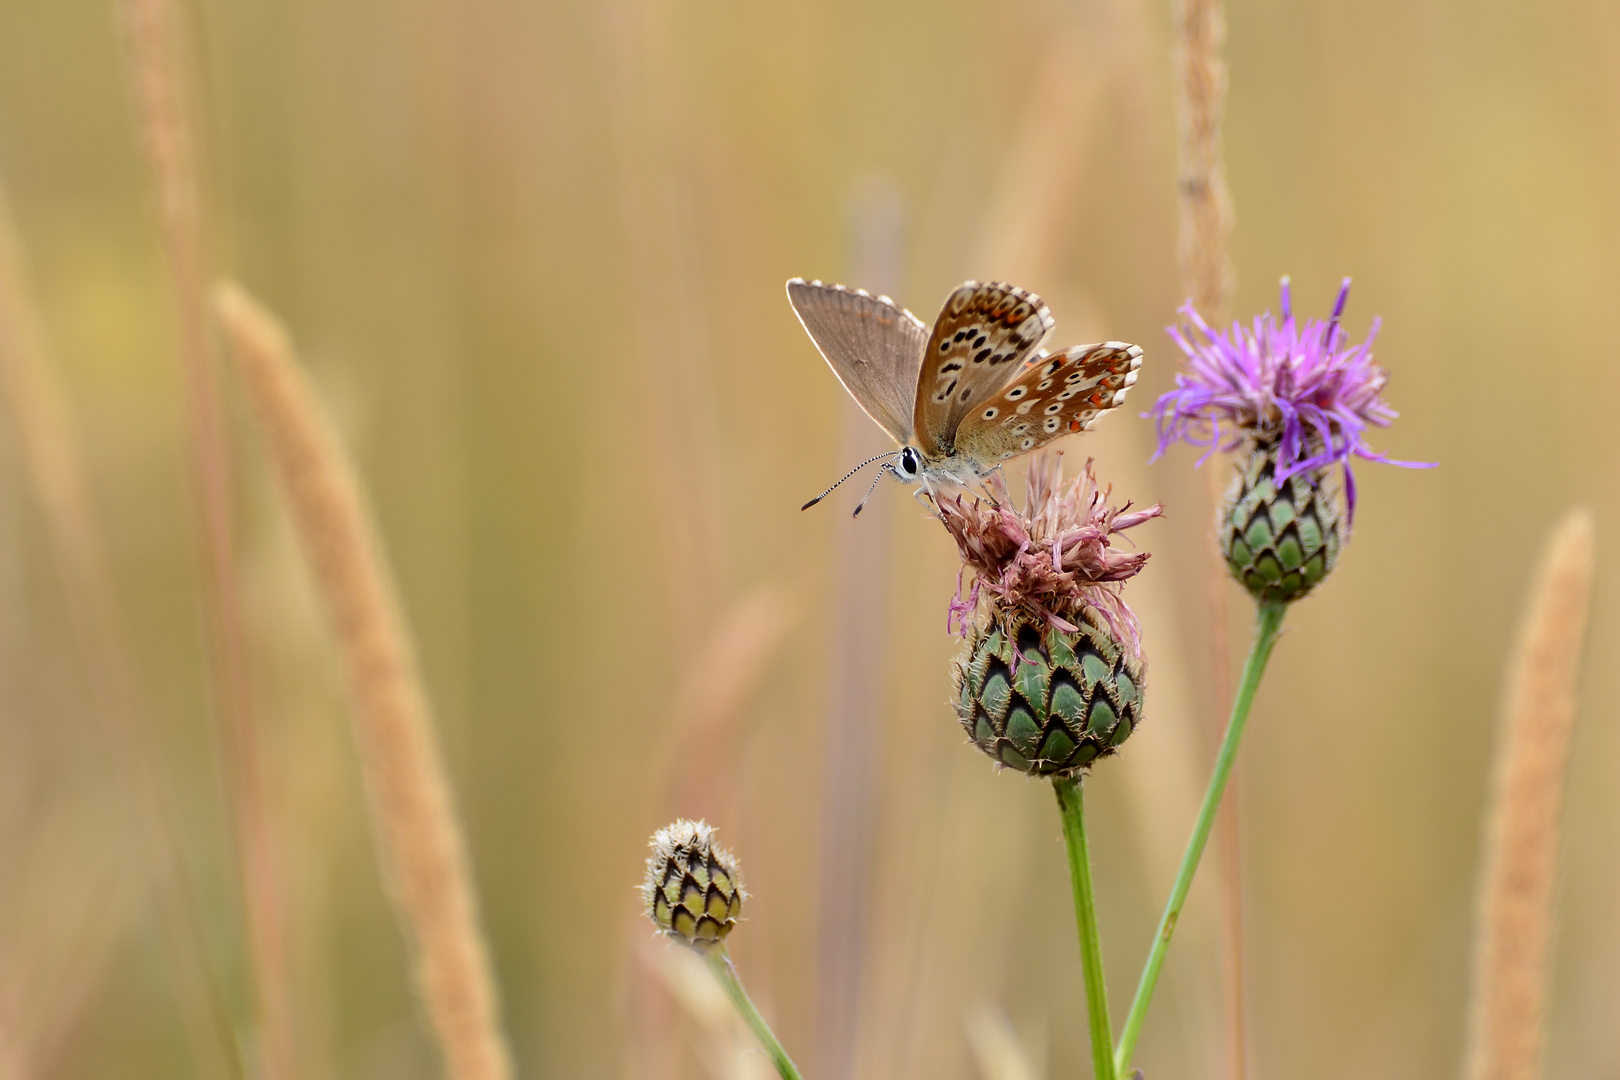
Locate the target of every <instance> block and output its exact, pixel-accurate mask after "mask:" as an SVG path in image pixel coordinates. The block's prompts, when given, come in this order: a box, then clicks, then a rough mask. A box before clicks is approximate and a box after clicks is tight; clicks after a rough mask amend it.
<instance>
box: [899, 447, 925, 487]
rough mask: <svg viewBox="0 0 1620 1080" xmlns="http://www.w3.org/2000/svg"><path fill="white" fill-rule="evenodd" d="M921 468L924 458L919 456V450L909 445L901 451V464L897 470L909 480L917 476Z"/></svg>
mask: <svg viewBox="0 0 1620 1080" xmlns="http://www.w3.org/2000/svg"><path fill="white" fill-rule="evenodd" d="M921 469H922V460H921V459H920V458H919V457H918V455H917V451H915V450H913V449H912V448H911V447H909V446H908V447H906V448H905V449H903V450H901V451H900V466H899V468H898V470H896V471H898V472H899V473H900V474H901V475H902V476H904V477H906V479H908V480H909V479H910V478H912V477H913V476H916V475H917V473H918V472H919V471H921Z"/></svg>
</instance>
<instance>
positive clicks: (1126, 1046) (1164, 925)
mask: <svg viewBox="0 0 1620 1080" xmlns="http://www.w3.org/2000/svg"><path fill="white" fill-rule="evenodd" d="M1287 612H1288V608H1287V605H1285V604H1278V603H1269V604H1261V605H1259V608H1258V610H1257V611H1256V617H1255V630H1254V644H1253V646H1252V647H1251V648H1250V649H1249V659H1248V660H1247V661H1246V662H1245V663H1244V665H1243V678H1242V680H1241V681H1240V682H1239V683H1238V690H1237V696H1236V697H1235V698H1233V700H1232V718H1231V720H1230V721H1228V723H1227V725H1226V735H1225V737H1224V738H1222V740H1221V749H1220V752H1219V753H1218V754H1217V755H1216V757H1215V771H1214V773H1213V775H1211V776H1210V778H1209V787H1208V788H1207V789H1205V791H1204V802H1203V805H1201V806H1200V807H1199V808H1198V818H1197V819H1196V821H1195V822H1194V824H1193V832H1192V836H1191V837H1189V838H1188V840H1187V851H1186V854H1184V855H1183V856H1182V858H1181V868H1180V869H1179V870H1178V871H1176V881H1175V884H1174V885H1173V886H1172V887H1171V889H1170V899H1169V900H1168V901H1166V902H1165V905H1164V915H1163V917H1162V918H1161V919H1160V920H1159V932H1158V933H1157V934H1155V935H1154V937H1153V946H1152V948H1151V949H1150V950H1149V951H1148V958H1147V963H1145V964H1144V965H1143V966H1142V978H1141V980H1140V981H1139V982H1138V983H1137V986H1136V997H1135V999H1134V1000H1132V1001H1131V1011H1130V1012H1129V1013H1128V1014H1126V1017H1125V1026H1124V1028H1123V1029H1121V1031H1120V1033H1119V1045H1118V1047H1117V1049H1116V1050H1115V1054H1114V1067H1115V1069H1116V1071H1117V1072H1120V1073H1123V1072H1124V1071H1125V1070H1126V1069H1127V1068H1128V1067H1129V1066H1130V1063H1131V1053H1132V1051H1134V1050H1135V1049H1136V1040H1137V1038H1138V1037H1139V1036H1140V1035H1141V1033H1142V1022H1143V1020H1145V1019H1146V1018H1147V1009H1148V1004H1149V1003H1150V1002H1151V1001H1152V1000H1153V991H1154V988H1155V987H1157V986H1158V984H1159V973H1160V971H1161V970H1162V969H1163V968H1164V956H1165V950H1166V949H1168V948H1169V946H1170V937H1171V935H1172V934H1174V933H1175V930H1176V921H1177V920H1178V919H1180V918H1181V909H1182V907H1183V906H1184V905H1185V904H1186V902H1187V892H1188V890H1189V889H1191V888H1192V882H1193V876H1194V875H1195V874H1196V873H1197V872H1198V862H1199V860H1200V859H1201V858H1203V855H1204V846H1205V844H1207V843H1208V842H1209V833H1210V829H1211V827H1212V826H1213V825H1214V824H1215V813H1216V811H1217V810H1218V809H1219V808H1220V805H1221V796H1222V794H1224V793H1225V791H1226V781H1227V779H1228V778H1229V777H1230V776H1231V775H1232V764H1233V763H1234V762H1235V761H1236V760H1237V751H1238V745H1239V744H1240V743H1241V742H1242V741H1243V730H1244V728H1245V727H1247V726H1248V722H1249V709H1250V707H1251V706H1252V705H1253V704H1254V694H1255V691H1256V690H1257V689H1258V688H1259V686H1260V677H1261V676H1262V675H1264V674H1265V670H1266V661H1268V660H1270V659H1271V650H1272V648H1273V647H1274V646H1275V645H1276V644H1277V632H1278V631H1279V630H1280V629H1281V628H1282V621H1283V616H1284V615H1285V614H1287Z"/></svg>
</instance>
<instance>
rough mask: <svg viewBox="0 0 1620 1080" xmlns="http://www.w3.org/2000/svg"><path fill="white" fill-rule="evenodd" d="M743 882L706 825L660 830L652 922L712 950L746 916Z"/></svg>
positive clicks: (653, 861)
mask: <svg viewBox="0 0 1620 1080" xmlns="http://www.w3.org/2000/svg"><path fill="white" fill-rule="evenodd" d="M743 895H744V893H743V884H742V878H740V877H739V876H738V875H737V863H736V860H734V859H733V858H732V857H731V853H730V852H728V851H727V850H726V849H725V848H723V847H721V846H720V845H719V844H717V843H715V842H714V830H713V829H711V828H710V827H709V825H708V823H707V822H704V821H687V820H685V819H682V820H680V821H676V822H674V823H673V824H671V825H666V826H664V827H663V828H662V829H659V830H658V832H657V833H655V834H654V835H653V838H652V855H651V856H649V857H648V859H647V882H646V885H645V887H644V898H645V900H646V904H647V917H648V918H650V919H651V920H652V921H653V923H654V924H655V925H656V926H657V927H658V929H660V930H662V931H663V932H664V933H666V934H668V935H669V936H670V937H672V938H675V939H676V940H678V941H682V942H685V943H686V944H687V945H691V946H693V947H694V948H699V949H703V948H708V947H709V946H712V945H716V944H718V943H719V942H721V941H723V940H725V937H726V935H727V934H729V933H731V928H732V927H734V926H736V925H737V916H738V914H739V913H740V912H741V911H742V902H743Z"/></svg>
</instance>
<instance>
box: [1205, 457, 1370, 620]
mask: <svg viewBox="0 0 1620 1080" xmlns="http://www.w3.org/2000/svg"><path fill="white" fill-rule="evenodd" d="M1276 473H1277V452H1276V445H1275V444H1274V443H1272V444H1269V445H1268V444H1264V443H1262V444H1261V445H1258V446H1256V447H1255V448H1254V449H1252V450H1251V451H1250V452H1249V455H1248V457H1247V458H1246V459H1245V460H1244V461H1242V462H1241V463H1240V464H1239V466H1238V468H1237V471H1236V473H1235V475H1234V476H1233V477H1232V483H1231V485H1230V486H1229V487H1228V488H1227V491H1226V499H1225V501H1224V502H1223V503H1222V505H1221V509H1220V513H1219V516H1218V518H1217V519H1216V524H1215V535H1216V540H1217V542H1218V543H1219V544H1220V549H1221V555H1222V556H1223V557H1224V558H1225V560H1226V566H1227V569H1228V570H1230V571H1231V573H1232V576H1233V577H1234V578H1236V579H1237V581H1238V583H1239V584H1241V585H1242V586H1243V587H1244V588H1245V589H1247V590H1248V591H1249V595H1251V596H1253V597H1254V598H1255V600H1256V601H1258V602H1260V603H1285V604H1286V603H1292V602H1293V601H1295V600H1298V599H1299V598H1300V597H1302V596H1304V595H1305V594H1307V593H1309V592H1310V591H1311V590H1312V589H1314V588H1316V586H1318V585H1320V584H1321V583H1322V582H1323V581H1324V580H1326V579H1327V576H1328V575H1329V574H1331V573H1332V572H1333V567H1334V564H1335V563H1337V562H1338V561H1339V549H1340V547H1342V546H1343V544H1344V531H1345V530H1344V515H1343V514H1342V513H1341V511H1340V508H1339V500H1338V497H1337V494H1336V492H1335V491H1334V490H1333V489H1332V488H1331V487H1330V485H1329V480H1328V474H1327V470H1325V469H1310V470H1306V471H1303V472H1296V473H1294V474H1293V475H1291V476H1289V477H1287V479H1285V480H1284V481H1283V482H1282V483H1280V484H1279V483H1278V482H1277V480H1276Z"/></svg>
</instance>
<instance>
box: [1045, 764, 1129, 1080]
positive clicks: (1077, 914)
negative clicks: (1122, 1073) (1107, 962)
mask: <svg viewBox="0 0 1620 1080" xmlns="http://www.w3.org/2000/svg"><path fill="white" fill-rule="evenodd" d="M1052 787H1053V788H1054V789H1055V790H1056V791H1057V801H1058V809H1060V810H1061V811H1062V812H1063V839H1064V840H1065V841H1066V842H1067V844H1068V848H1069V884H1070V885H1071V886H1073V888H1074V921H1075V924H1076V926H1078V927H1079V930H1080V970H1081V971H1082V972H1083V973H1084V974H1085V977H1086V1019H1087V1020H1088V1021H1090V1024H1091V1063H1092V1073H1093V1075H1094V1076H1095V1078H1096V1080H1115V1072H1114V1035H1113V1027H1112V1026H1111V1025H1110V1024H1109V1022H1108V986H1107V984H1106V982H1105V980H1104V979H1103V962H1102V943H1101V942H1100V941H1099V940H1098V938H1097V904H1096V901H1095V900H1093V898H1092V893H1091V855H1090V853H1089V852H1088V851H1087V849H1086V811H1085V800H1084V796H1083V795H1082V793H1081V790H1080V780H1079V779H1078V778H1076V779H1069V778H1067V777H1059V778H1058V779H1056V780H1053V781H1052Z"/></svg>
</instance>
